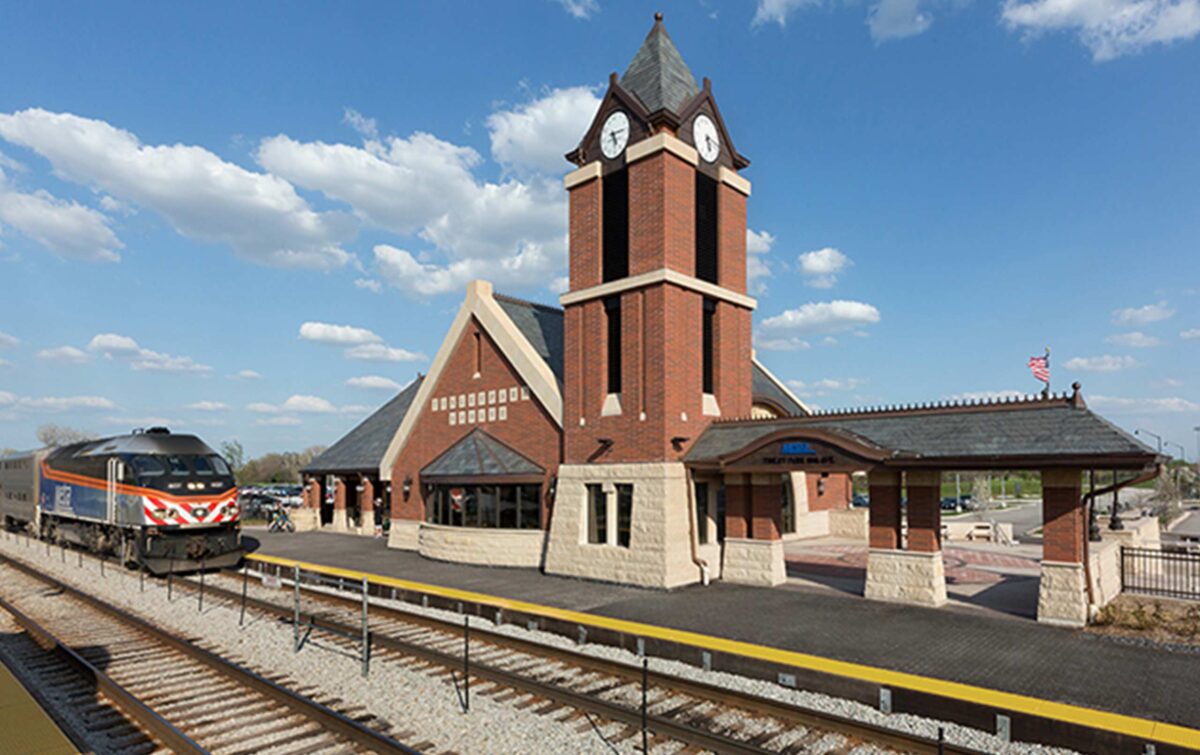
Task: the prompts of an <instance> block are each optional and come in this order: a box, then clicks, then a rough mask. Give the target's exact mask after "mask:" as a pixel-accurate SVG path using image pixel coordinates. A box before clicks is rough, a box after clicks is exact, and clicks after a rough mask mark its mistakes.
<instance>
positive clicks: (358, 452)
mask: <svg viewBox="0 0 1200 755" xmlns="http://www.w3.org/2000/svg"><path fill="white" fill-rule="evenodd" d="M422 380H424V378H423V377H418V378H417V379H416V380H414V381H412V382H411V383H409V384H408V385H407V386H406V387H405V388H404V390H402V391H400V393H399V394H397V395H396V397H395V398H393V399H392V400H391V401H389V402H387V403H386V404H384V405H383V406H382V407H380V408H379V410H378V411H376V412H375V413H374V414H372V415H371V416H370V417H367V418H366V419H364V420H363V421H362V422H360V423H359V424H358V426H357V427H355V428H354V429H353V430H351V431H350V432H348V433H346V434H345V435H344V436H342V438H341V439H340V440H338V442H337V443H334V444H333V445H332V446H330V447H329V448H328V449H326V451H325V453H323V454H321V455H320V456H318V457H317V458H315V459H313V460H312V461H310V462H309V463H308V464H307V465H306V466H305V467H304V469H302V470H300V471H301V472H303V473H305V474H319V473H320V474H324V473H344V472H374V471H375V470H377V469H379V463H380V462H381V461H383V455H384V454H385V453H386V452H387V447H388V444H389V443H391V442H392V438H393V437H394V436H395V435H396V431H397V430H398V429H400V423H401V422H403V421H404V415H406V414H408V409H409V407H410V406H411V405H412V402H413V399H414V398H416V396H417V390H418V389H420V387H421V381H422Z"/></svg>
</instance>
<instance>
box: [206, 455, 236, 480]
mask: <svg viewBox="0 0 1200 755" xmlns="http://www.w3.org/2000/svg"><path fill="white" fill-rule="evenodd" d="M209 458H210V459H212V465H213V469H215V470H217V474H219V475H221V476H222V477H229V476H230V475H232V474H233V472H231V471H229V465H228V464H226V463H225V460H224V459H222V458H221V457H220V456H210V457H209Z"/></svg>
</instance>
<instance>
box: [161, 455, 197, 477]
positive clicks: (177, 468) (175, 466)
mask: <svg viewBox="0 0 1200 755" xmlns="http://www.w3.org/2000/svg"><path fill="white" fill-rule="evenodd" d="M167 464H169V465H170V466H171V474H173V475H181V476H182V475H187V474H191V473H192V470H190V469H188V465H187V462H185V461H184V460H183V457H182V456H168V457H167Z"/></svg>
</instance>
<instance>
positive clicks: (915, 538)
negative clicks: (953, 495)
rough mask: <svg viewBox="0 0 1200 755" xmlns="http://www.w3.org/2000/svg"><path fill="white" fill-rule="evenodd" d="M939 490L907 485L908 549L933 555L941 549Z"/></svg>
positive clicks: (935, 487) (928, 486)
mask: <svg viewBox="0 0 1200 755" xmlns="http://www.w3.org/2000/svg"><path fill="white" fill-rule="evenodd" d="M941 503H942V502H941V488H940V486H936V485H914V484H912V483H909V485H908V549H909V550H913V551H923V552H925V553H934V552H937V551H940V550H941V549H942V506H941Z"/></svg>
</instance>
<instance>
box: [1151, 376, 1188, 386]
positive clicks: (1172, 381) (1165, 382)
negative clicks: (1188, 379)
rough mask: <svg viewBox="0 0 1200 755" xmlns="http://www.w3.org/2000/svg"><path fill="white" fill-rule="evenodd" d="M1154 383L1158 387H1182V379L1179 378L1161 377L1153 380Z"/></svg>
mask: <svg viewBox="0 0 1200 755" xmlns="http://www.w3.org/2000/svg"><path fill="white" fill-rule="evenodd" d="M1154 385H1155V387H1158V388H1182V387H1183V381H1182V380H1180V379H1179V378H1163V379H1162V380H1158V381H1155V383H1154Z"/></svg>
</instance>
